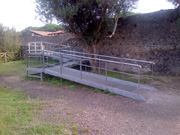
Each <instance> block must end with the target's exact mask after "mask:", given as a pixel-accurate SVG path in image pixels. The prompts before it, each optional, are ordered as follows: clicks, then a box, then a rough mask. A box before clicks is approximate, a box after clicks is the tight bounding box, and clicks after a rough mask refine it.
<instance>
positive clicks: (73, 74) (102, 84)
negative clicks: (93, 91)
mask: <svg viewBox="0 0 180 135" xmlns="http://www.w3.org/2000/svg"><path fill="white" fill-rule="evenodd" d="M42 44H43V43H42ZM36 51H37V49H36ZM38 51H39V52H40V53H35V51H33V50H28V51H27V77H37V78H41V80H42V79H43V74H48V75H52V76H56V77H60V78H63V79H67V80H70V81H74V82H77V83H80V84H84V85H87V86H91V87H94V88H98V89H101V90H108V91H109V92H112V93H116V94H119V95H122V96H125V97H129V98H132V99H136V100H141V101H147V99H145V98H144V97H143V96H142V95H141V94H140V93H136V90H138V89H140V88H143V89H146V90H156V89H155V88H154V87H153V86H148V85H143V84H141V83H140V80H141V74H140V73H141V72H140V71H141V69H142V67H143V66H144V64H148V65H150V67H151V68H152V69H151V70H150V71H151V76H150V79H151V81H152V82H153V64H154V63H153V62H147V61H140V60H134V59H125V58H117V57H110V56H104V55H97V54H87V53H84V52H79V51H76V50H72V48H69V47H68V49H67V48H64V46H63V49H62V48H61V47H60V48H59V49H57V48H56V51H55V50H53V51H52V50H38ZM94 55H96V57H92V56H94ZM32 56H33V57H32ZM31 59H33V60H36V61H39V62H38V64H41V65H38V66H30V65H29V63H30V60H31ZM90 59H94V60H97V62H98V65H97V66H98V67H96V68H97V69H98V73H92V72H90V71H89V70H87V68H94V67H92V66H91V65H88V64H87V63H88V61H89V60H90ZM52 60H54V61H56V63H53V64H52V63H50V61H52ZM122 60H123V62H122ZM124 60H125V61H126V62H124ZM127 61H128V62H127ZM137 63H142V64H143V66H142V65H140V64H137ZM35 65H36V64H35ZM112 65H113V66H115V67H121V68H120V69H119V70H120V71H117V69H116V70H113V69H112V68H111V67H112ZM74 66H78V67H79V69H74V68H72V67H74ZM127 67H130V68H134V69H136V71H137V74H134V73H129V72H126V68H127ZM128 70H129V69H128ZM29 72H36V73H40V76H37V75H31V74H29ZM108 73H115V74H119V75H121V79H119V78H114V77H111V76H108ZM127 75H130V76H133V77H135V78H137V79H136V80H137V83H134V82H130V81H127V80H125V79H126V76H127Z"/></svg>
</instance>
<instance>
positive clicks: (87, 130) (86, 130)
mask: <svg viewBox="0 0 180 135" xmlns="http://www.w3.org/2000/svg"><path fill="white" fill-rule="evenodd" d="M81 132H82V133H88V132H89V128H85V129H82V130H81Z"/></svg>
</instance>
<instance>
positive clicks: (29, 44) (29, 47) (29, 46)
mask: <svg viewBox="0 0 180 135" xmlns="http://www.w3.org/2000/svg"><path fill="white" fill-rule="evenodd" d="M28 49H29V53H30V51H31V43H28Z"/></svg>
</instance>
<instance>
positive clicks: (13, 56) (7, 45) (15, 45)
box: [0, 24, 20, 61]
mask: <svg viewBox="0 0 180 135" xmlns="http://www.w3.org/2000/svg"><path fill="white" fill-rule="evenodd" d="M19 34H20V33H19V32H16V30H15V29H14V28H12V29H10V28H8V27H5V26H3V25H2V24H0V53H6V54H7V56H8V57H7V60H8V61H12V60H18V59H20V40H19ZM0 61H2V60H1V59H0Z"/></svg>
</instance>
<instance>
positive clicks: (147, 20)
mask: <svg viewBox="0 0 180 135" xmlns="http://www.w3.org/2000/svg"><path fill="white" fill-rule="evenodd" d="M119 22H121V24H120V23H119V25H118V28H117V31H116V34H115V35H114V37H113V38H111V39H105V40H104V47H103V50H102V51H101V53H102V54H106V55H113V56H117V57H128V58H135V59H141V60H151V61H154V62H155V63H156V66H155V71H156V72H160V73H176V74H180V28H178V27H180V26H178V23H177V22H178V10H177V9H176V10H161V11H158V12H154V13H148V14H140V15H134V16H130V17H128V18H126V19H120V20H119Z"/></svg>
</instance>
